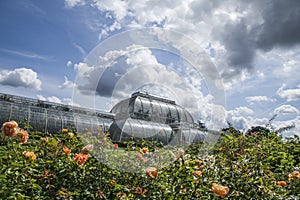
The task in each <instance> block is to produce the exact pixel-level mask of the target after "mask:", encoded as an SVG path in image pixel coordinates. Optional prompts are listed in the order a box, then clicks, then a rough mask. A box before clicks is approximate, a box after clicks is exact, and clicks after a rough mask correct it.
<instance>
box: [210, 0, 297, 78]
mask: <svg viewBox="0 0 300 200" xmlns="http://www.w3.org/2000/svg"><path fill="white" fill-rule="evenodd" d="M237 7H238V6H237ZM239 9H241V10H240V11H243V10H247V9H250V10H248V12H251V14H248V15H245V16H243V17H242V18H241V19H239V20H236V21H229V22H227V23H225V25H223V26H221V27H216V28H215V29H213V32H212V33H213V36H214V37H215V38H217V40H219V41H220V42H221V43H222V44H223V45H224V46H225V48H226V50H227V59H226V62H227V63H226V64H227V66H228V68H227V69H228V70H226V72H225V73H223V78H224V79H230V78H231V77H233V76H236V75H239V74H240V72H241V71H242V70H248V71H251V70H252V69H253V67H254V66H253V60H254V58H255V54H256V51H257V50H262V51H270V50H272V49H273V48H274V47H283V48H285V47H291V46H294V45H297V44H299V43H300V34H299V33H300V1H299V0H284V1H281V0H273V1H254V2H252V4H251V5H250V3H248V2H247V3H244V4H240V5H239ZM253 16H255V18H256V19H257V21H253V20H254V19H253Z"/></svg>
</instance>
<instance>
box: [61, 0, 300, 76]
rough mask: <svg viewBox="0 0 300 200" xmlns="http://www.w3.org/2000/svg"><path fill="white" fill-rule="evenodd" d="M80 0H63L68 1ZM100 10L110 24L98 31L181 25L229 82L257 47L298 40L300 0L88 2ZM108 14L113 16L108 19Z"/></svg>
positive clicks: (248, 65) (248, 64)
mask: <svg viewBox="0 0 300 200" xmlns="http://www.w3.org/2000/svg"><path fill="white" fill-rule="evenodd" d="M67 2H68V3H67ZM79 2H80V3H82V1H79V0H66V3H67V4H68V5H70V7H72V6H74V5H77V4H79ZM89 5H90V6H93V7H96V8H98V10H99V11H101V12H105V13H106V17H107V18H108V19H109V20H108V21H109V24H107V26H106V28H104V29H103V30H102V33H101V34H103V35H107V34H109V33H111V32H114V31H116V30H119V29H121V28H122V27H144V26H159V27H163V28H168V29H172V30H177V31H180V32H182V33H184V34H186V35H188V36H189V37H191V38H193V39H195V40H197V41H198V42H199V43H200V44H201V45H202V47H205V46H207V44H208V43H211V44H212V45H213V46H219V47H221V48H211V49H210V50H209V51H210V52H213V57H214V59H215V61H216V63H217V64H219V65H220V68H221V71H222V76H223V78H224V80H225V81H227V82H230V81H231V79H232V78H234V77H238V76H239V75H240V74H241V73H242V72H243V71H245V70H246V71H252V70H253V68H254V66H253V61H254V59H255V57H256V54H257V52H258V51H259V50H262V51H269V50H271V49H273V48H274V47H288V46H292V45H297V44H299V43H300V35H299V34H297V33H298V32H299V29H300V27H299V26H297V24H298V22H299V20H300V14H299V13H300V11H299V8H300V1H298V0H286V1H280V0H274V1H270V2H269V1H268V2H267V1H257V0H256V1H251V2H245V1H238V0H233V1H220V0H216V1H212V2H207V1H205V0H197V1H180V0H175V1H157V0H154V1H146V2H145V1H141V2H137V1H132V0H128V1H122V0H117V1H109V0H104V1H103V0H101V1H100V0H94V1H92V3H90V4H89ZM111 19H114V22H113V23H111Z"/></svg>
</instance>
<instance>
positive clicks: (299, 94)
mask: <svg viewBox="0 0 300 200" xmlns="http://www.w3.org/2000/svg"><path fill="white" fill-rule="evenodd" d="M285 88H286V84H282V86H281V87H280V88H279V89H278V90H277V92H276V94H277V95H278V96H280V97H281V98H286V99H287V101H298V100H300V85H298V88H296V89H285Z"/></svg>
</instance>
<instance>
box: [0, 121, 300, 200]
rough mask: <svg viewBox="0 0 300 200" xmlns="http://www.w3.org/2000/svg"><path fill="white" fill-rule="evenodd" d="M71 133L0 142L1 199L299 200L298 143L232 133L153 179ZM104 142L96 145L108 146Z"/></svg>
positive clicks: (195, 149) (148, 148)
mask: <svg viewBox="0 0 300 200" xmlns="http://www.w3.org/2000/svg"><path fill="white" fill-rule="evenodd" d="M229 125H230V124H229ZM68 131H70V130H68ZM68 131H65V132H63V131H62V132H60V133H57V134H53V135H50V134H48V135H44V133H39V132H31V133H29V139H28V141H27V143H25V144H21V143H20V142H19V140H18V139H17V138H7V137H5V136H4V135H2V134H1V136H0V163H1V166H2V167H1V169H0V196H1V197H2V198H3V199H219V198H225V199H226V198H228V199H297V198H299V197H300V194H299V188H300V178H299V177H298V178H297V176H293V177H292V176H291V173H292V172H294V171H299V169H300V164H299V155H300V144H299V141H300V139H299V137H297V136H295V137H294V138H288V139H285V140H283V139H282V138H281V137H280V136H278V135H277V134H276V133H275V132H272V131H271V130H269V129H266V128H265V129H262V128H256V129H253V130H250V131H248V132H247V134H243V133H241V132H239V131H237V130H235V129H234V128H233V127H232V126H231V125H230V126H229V128H227V129H224V130H223V131H222V134H221V137H220V140H219V142H218V143H217V144H216V145H215V146H214V147H213V148H212V149H211V151H210V152H209V153H208V152H207V153H206V154H204V153H201V154H200V153H199V152H201V151H200V150H201V148H202V147H203V146H202V145H203V144H200V143H197V144H193V145H190V146H189V147H188V148H187V149H185V151H183V150H180V151H179V152H178V154H175V155H174V158H173V159H174V161H173V162H170V163H169V164H168V165H164V166H161V167H157V168H151V170H152V171H151V174H152V175H151V176H149V171H148V172H147V173H148V174H146V173H143V174H137V173H133V172H122V171H120V170H117V169H115V168H113V167H112V165H110V164H108V163H106V164H105V163H104V162H99V160H100V159H99V158H97V159H96V158H95V157H94V156H93V154H91V152H90V151H95V150H96V149H97V148H98V147H96V146H94V150H91V148H85V149H88V150H85V151H84V152H83V151H82V149H83V147H84V145H86V141H83V140H84V138H82V137H79V136H78V134H76V133H74V134H73V135H72V134H69V132H68ZM99 134H100V133H99ZM100 135H101V137H98V139H99V138H101V142H103V141H107V140H109V138H108V137H107V136H108V135H104V134H100ZM103 135H104V136H103ZM101 142H99V145H107V144H108V142H107V143H105V144H104V143H101ZM122 145H123V146H124V147H122ZM116 148H123V149H124V150H125V151H136V152H137V153H145V154H147V155H151V154H152V153H153V152H156V151H158V150H159V149H161V148H163V147H162V146H161V144H157V143H155V142H146V141H139V142H135V141H134V140H132V141H130V142H127V143H126V144H119V145H115V146H113V147H112V148H111V149H109V151H111V152H117V151H114V149H116ZM24 152H25V154H24ZM26 152H27V153H28V152H33V153H34V155H35V158H34V159H29V158H27V157H26V156H25V155H26ZM83 154H85V155H83ZM76 155H77V157H78V155H81V156H82V159H83V160H82V159H81V160H80V161H78V159H74V157H76ZM77 157H76V158H77ZM131 159H133V160H132V162H133V163H138V162H139V160H138V159H137V158H136V157H132V158H131ZM135 159H136V160H135ZM114 163H116V162H114ZM117 163H118V162H117ZM131 164H132V163H131ZM143 165H144V167H152V166H147V161H146V162H145V163H144V164H143ZM156 170H157V174H156V172H155V171H156ZM153 171H154V173H153ZM294 174H296V173H294ZM289 175H290V176H289Z"/></svg>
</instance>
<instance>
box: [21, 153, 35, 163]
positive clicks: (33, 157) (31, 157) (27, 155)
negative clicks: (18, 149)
mask: <svg viewBox="0 0 300 200" xmlns="http://www.w3.org/2000/svg"><path fill="white" fill-rule="evenodd" d="M22 154H23V155H24V156H25V157H26V158H28V159H29V160H30V161H34V160H35V159H36V156H35V154H34V152H32V151H23V153H22Z"/></svg>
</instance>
